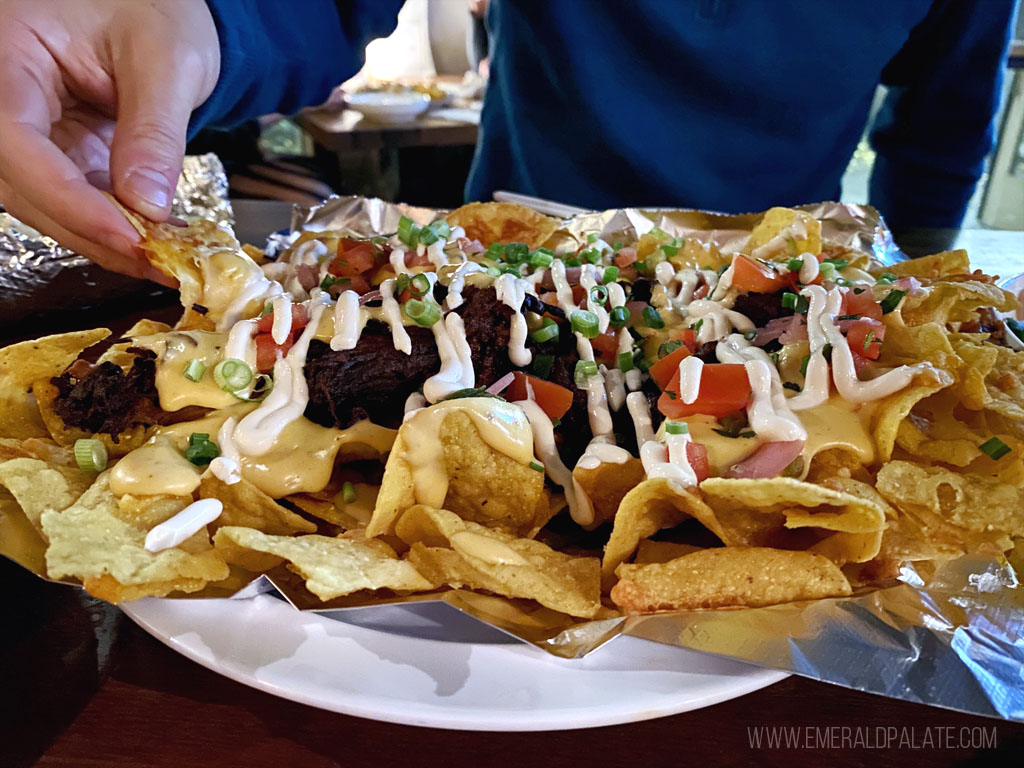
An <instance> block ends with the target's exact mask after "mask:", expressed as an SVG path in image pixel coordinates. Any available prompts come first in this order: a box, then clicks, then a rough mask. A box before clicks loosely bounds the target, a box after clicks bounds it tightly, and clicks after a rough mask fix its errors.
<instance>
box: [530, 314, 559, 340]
mask: <svg viewBox="0 0 1024 768" xmlns="http://www.w3.org/2000/svg"><path fill="white" fill-rule="evenodd" d="M530 338H531V339H533V340H534V341H536V342H537V343H538V344H543V343H544V342H545V341H551V340H552V339H557V338H558V323H556V322H555V321H554V320H552V319H551V318H550V317H545V318H544V325H542V326H541V327H540V328H538V329H537V330H536V331H534V332H533V333H531V334H530Z"/></svg>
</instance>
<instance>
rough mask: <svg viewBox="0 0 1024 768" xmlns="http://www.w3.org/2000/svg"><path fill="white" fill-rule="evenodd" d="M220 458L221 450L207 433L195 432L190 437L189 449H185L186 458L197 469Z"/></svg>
mask: <svg viewBox="0 0 1024 768" xmlns="http://www.w3.org/2000/svg"><path fill="white" fill-rule="evenodd" d="M218 456H220V449H219V448H218V447H217V444H216V443H215V442H213V441H212V440H211V439H210V435H209V434H208V433H206V432H193V433H192V434H191V435H189V436H188V448H186V449H185V458H186V459H188V460H189V461H191V462H192V463H193V464H195V465H196V466H197V467H201V466H204V465H206V464H209V463H210V462H211V461H213V460H214V459H216V458H217V457H218Z"/></svg>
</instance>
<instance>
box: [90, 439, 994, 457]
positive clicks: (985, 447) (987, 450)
mask: <svg viewBox="0 0 1024 768" xmlns="http://www.w3.org/2000/svg"><path fill="white" fill-rule="evenodd" d="M978 447H979V448H980V449H981V450H982V452H983V453H984V454H985V455H986V456H988V457H989V458H990V459H992V460H993V461H998V460H999V459H1001V458H1003V456H1005V455H1006V454H1008V453H1009V452H1010V446H1008V445H1007V444H1006V443H1004V442H1003V441H1002V440H1000V439H999V438H998V437H990V438H989V439H988V440H986V441H985V442H984V443H982V444H981V445H979V446H978ZM75 458H78V446H77V444H76V446H75Z"/></svg>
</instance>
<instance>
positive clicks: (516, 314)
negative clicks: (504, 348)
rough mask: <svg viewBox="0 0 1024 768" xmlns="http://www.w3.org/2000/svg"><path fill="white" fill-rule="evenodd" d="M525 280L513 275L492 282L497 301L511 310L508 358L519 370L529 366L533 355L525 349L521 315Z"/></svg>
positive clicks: (506, 275)
mask: <svg viewBox="0 0 1024 768" xmlns="http://www.w3.org/2000/svg"><path fill="white" fill-rule="evenodd" d="M528 286H529V283H527V282H526V281H525V280H523V279H521V278H518V277H516V276H515V275H509V274H503V275H499V276H498V278H497V279H496V280H495V281H494V293H495V295H496V296H497V299H498V301H500V302H502V303H504V304H505V306H507V307H508V308H509V309H511V310H512V327H511V328H510V329H509V340H508V356H509V360H511V361H512V364H513V365H517V366H519V367H520V368H522V367H524V366H527V365H529V364H530V361H531V360H533V354H532V353H531V352H530V350H528V349H527V348H526V336H527V334H528V329H527V327H526V317H525V316H524V315H523V302H524V301H525V300H526V289H527V287H528Z"/></svg>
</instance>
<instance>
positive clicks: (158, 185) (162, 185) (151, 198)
mask: <svg viewBox="0 0 1024 768" xmlns="http://www.w3.org/2000/svg"><path fill="white" fill-rule="evenodd" d="M126 181H127V185H128V189H129V190H131V192H132V194H133V195H135V196H136V197H139V198H141V199H142V200H144V201H145V202H147V203H149V204H150V205H152V206H153V207H154V208H166V207H167V204H168V203H169V202H170V195H169V193H168V190H167V179H165V178H164V177H163V175H162V174H159V173H157V172H156V171H151V170H149V169H148V168H136V169H135V170H134V171H132V172H131V173H129V174H128V178H127V180H126Z"/></svg>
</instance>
